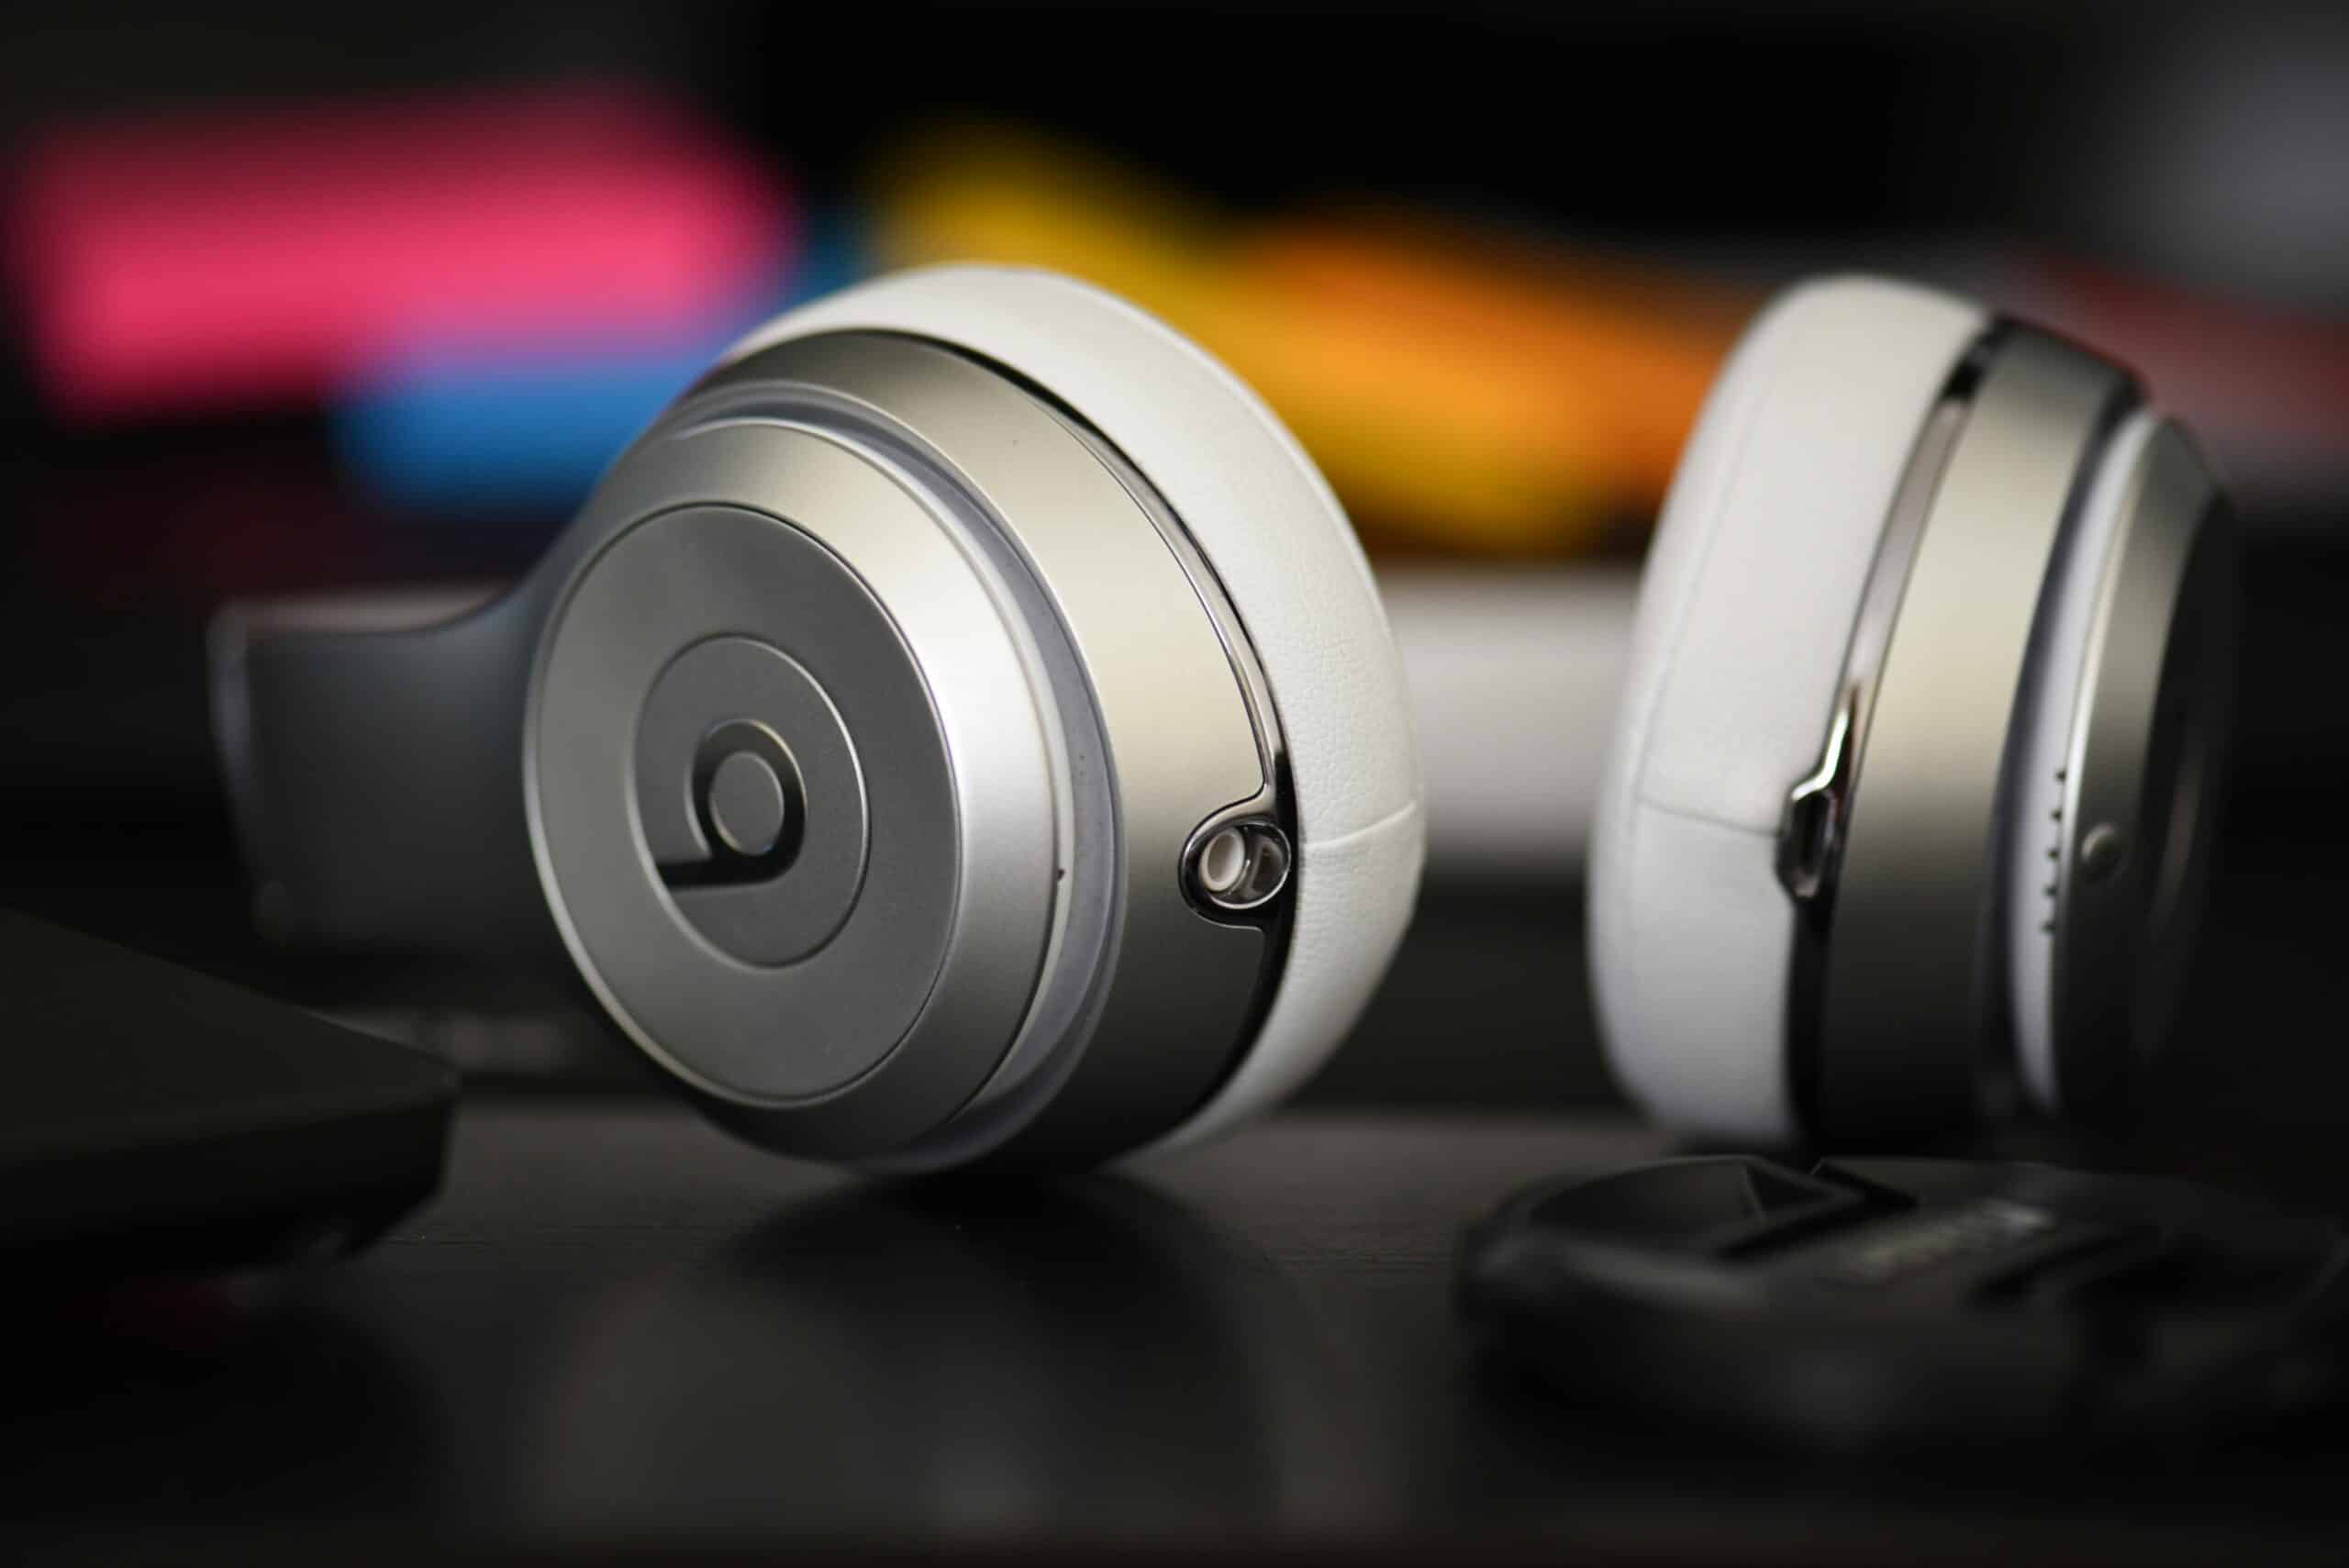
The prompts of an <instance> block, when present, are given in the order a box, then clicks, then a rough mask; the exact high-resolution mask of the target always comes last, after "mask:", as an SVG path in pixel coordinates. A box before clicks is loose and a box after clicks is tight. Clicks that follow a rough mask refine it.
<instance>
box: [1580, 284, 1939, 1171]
mask: <svg viewBox="0 0 2349 1568" xmlns="http://www.w3.org/2000/svg"><path fill="white" fill-rule="evenodd" d="M1985 325H1986V320H1985V317H1984V316H1983V314H1982V313H1981V312H1980V311H1979V310H1978V309H1976V308H1975V307H1974V306H1970V305H1967V304H1965V303H1964V302H1961V301H1958V300H1954V299H1951V298H1949V297H1947V296H1944V295H1937V294H1933V293H1931V292H1929V291H1926V290H1922V289H1917V288H1912V287H1908V286H1905V285H1901V284H1890V283H1885V282H1879V281H1876V280H1872V279H1864V278H1847V279H1835V280H1830V281H1827V282H1823V283H1819V284H1810V285H1807V286H1805V287H1802V288H1799V289H1797V290H1795V291H1793V292H1792V293H1790V294H1788V295H1785V296H1784V297H1782V298H1781V299H1780V300H1778V301H1777V302H1776V304H1775V305H1773V306H1771V308H1770V309H1769V310H1768V311H1767V312H1766V313H1765V315H1764V316H1762V317H1760V318H1759V319H1758V320H1757V321H1756V322H1755V323H1754V325H1753V327H1752V328H1749V329H1748V331H1747V333H1746V335H1745V337H1744V338H1743V339H1742V341H1741V343H1740V344H1739V346H1738V349H1737V350H1736V352H1735V353H1734V355H1733V356H1732V358H1731V361H1730V363H1729V365H1728V367H1727V368H1726V369H1725V370H1724V371H1723V373H1722V374H1721V377H1720V382H1719V383H1718V384H1716V386H1715V387H1714V390H1713V392H1712V394H1711V395H1710V396H1709V398H1708V400H1707V402H1706V406H1705V409H1704V413H1703V415H1702V417H1700V419H1699V422H1698V428H1697V429H1696V431H1695V433H1694V435H1693V436H1692V437H1691V439H1690V441H1689V444H1688V448H1687V452H1686V454H1685V455H1684V456H1683V458H1682V460H1681V466H1680V470H1679V473H1677V475H1676V476H1675V480H1674V482H1673V486H1672V490H1671V493H1670V495H1669V496H1668V498H1667V500H1666V503H1665V506H1664V514H1663V517H1662V519H1661V521H1660V523H1659V525H1658V528H1657V532H1656V537H1655V542H1654V544H1653V548H1652V549H1651V550H1650V553H1649V559H1648V564H1647V568H1646V573H1645V577H1644V579H1643V582H1642V587H1641V594H1640V604H1639V609H1638V612H1637V616H1636V618H1635V621H1634V625H1633V631H1632V644H1631V662H1630V672H1629V675H1628V679H1627V684H1626V688H1625V692H1624V696H1623V705H1622V708H1621V712H1620V717H1619V719H1618V724H1617V730H1616V735H1615V739H1614V745H1613V751H1612V752H1611V754H1610V759H1609V764H1608V769H1607V773H1606V775H1605V779H1604V784H1603V787H1602V792H1601V795H1600V800H1599V807H1598V821H1597V824H1596V828H1595V833H1594V837H1593V842H1592V851H1591V868H1590V883H1589V927H1590V944H1591V963H1592V972H1593V980H1594V984H1595V988H1596V991H1597V995H1598V1007H1599V1014H1600V1022H1601V1027H1602V1033H1603V1037H1604V1039H1605V1041H1606V1047H1607V1052H1608V1057H1609V1062H1610V1064H1611V1065H1612V1067H1613V1069H1614V1072H1615V1073H1616V1075H1617V1076H1618V1078H1619V1079H1620V1081H1621V1083H1622V1084H1623V1085H1624V1087H1625V1088H1626V1089H1627V1090H1628V1091H1629V1092H1630V1094H1631V1095H1632V1097H1633V1098H1634V1099H1635V1100H1637V1101H1638V1102H1639V1103H1640V1104H1641V1105H1642V1106H1644V1107H1645V1108H1646V1109H1647V1110H1648V1111H1649V1112H1650V1113H1651V1114H1652V1115H1654V1116H1655V1117H1657V1118H1659V1119H1662V1120H1664V1121H1665V1122H1667V1123H1669V1124H1671V1125H1673V1126H1675V1127H1678V1128H1682V1129H1689V1130H1694V1131H1698V1132H1702V1133H1707V1134H1711V1135H1716V1136H1724V1137H1732V1138H1742V1139H1750V1140H1766V1141H1785V1140H1788V1139H1790V1138H1791V1137H1793V1136H1794V1135H1795V1133H1796V1131H1797V1108H1796V1105H1795V1101H1794V1096H1793V1094H1792V1092H1791V1087H1790V1082H1789V1078H1790V1073H1789V1062H1788V1059H1787V995H1788V993H1787V974H1788V968H1789V964H1790V962H1791V960H1792V956H1793V951H1794V942H1795V920H1796V914H1795V909H1794V906H1793V905H1792V903H1791V902H1790V901H1789V899H1788V898H1787V893H1786V891H1785V889H1784V888H1783V887H1782V885H1781V884H1780V882H1779V880H1778V877H1777V874H1776V866H1775V860H1776V847H1777V840H1778V829H1779V826H1780V820H1781V817H1782V814H1783V813H1784V811H1785V810H1786V807H1787V793H1788V790H1789V787H1790V786H1791V785H1792V784H1794V782H1795V781H1797V780H1798V779H1799V778H1801V777H1802V776H1803V775H1804V773H1806V772H1807V771H1808V770H1809V769H1811V768H1813V767H1814V766H1815V765H1816V764H1817V762H1818V761H1819V759H1820V749H1821V743H1822V740H1823V739H1824V737H1825V733H1826V728H1827V724H1828V720H1829V717H1830V716H1831V714H1832V713H1833V712H1834V710H1835V706H1836V702H1837V695H1838V693H1837V685H1838V683H1839V681H1840V679H1841V675H1842V668H1843V661H1844V655H1845V652H1846V650H1847V648H1848V647H1849V645H1850V643H1851V639H1852V636H1853V629H1854V619H1855V617H1857V615H1858V613H1859V608H1860V603H1861V598H1862V595H1863V593H1864V590H1865V586H1866V584H1867V582H1868V579H1869V575H1870V571H1871V567H1872V564H1873V562H1874V561H1875V557H1876V550H1877V547H1878V544H1879V541H1880V540H1881V539H1882V538H1883V536H1884V531H1885V519H1886V516H1887V511H1888V510H1889V509H1890V507H1891V506H1892V504H1893V500H1894V495H1895V492H1896V490H1897V489H1898V486H1899V484H1900V483H1901V480H1902V477H1903V474H1904V473H1905V472H1906V470H1907V468H1908V465H1909V457H1910V454H1911V452H1912V450H1914V449H1915V447H1916V445H1917V443H1918V440H1919V438H1920V432H1921V431H1922V430H1923V429H1924V428H1925V425H1926V422H1927V419H1928V417H1929V416H1930V415H1931V414H1932V410H1933V407H1934V406H1935V403H1936V401H1937V400H1938V399H1939V398H1940V396H1941V395H1942V392H1943V388H1944V387H1945V386H1946V385H1947V384H1948V383H1949V381H1950V378H1951V375H1952V373H1953V372H1954V370H1955V369H1956V367H1957V365H1958V364H1959V362H1960V361H1961V360H1962V359H1963V358H1964V357H1965V353H1966V351H1967V350H1968V349H1969V347H1970V346H1971V345H1972V344H1973V343H1974V342H1975V340H1976V339H1977V338H1978V337H1979V336H1980V335H1981V333H1982V331H1983V328H1984V327H1985Z"/></svg>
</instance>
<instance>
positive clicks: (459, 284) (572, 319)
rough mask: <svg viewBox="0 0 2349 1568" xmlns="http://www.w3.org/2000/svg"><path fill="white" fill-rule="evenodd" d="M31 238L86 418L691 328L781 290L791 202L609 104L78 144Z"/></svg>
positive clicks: (522, 101)
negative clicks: (626, 332)
mask: <svg viewBox="0 0 2349 1568" xmlns="http://www.w3.org/2000/svg"><path fill="white" fill-rule="evenodd" d="M20 173H21V178H20V179H19V181H18V182H17V186H16V189H15V193H14V195H15V200H14V202H13V203H12V210H11V211H10V212H9V213H8V215H7V216H8V219H9V223H8V230H9V236H10V239H11V242H12V247H13V250H14V252H15V261H16V271H17V276H18V278H19V280H20V282H21V284H22V286H23V289H24V303H25V306H26V308H27V310H28V336H29V338H30V340H31V342H32V345H33V350H34V354H35V357H36V360H37V362H38V364H39V367H40V370H41V373H42V375H43V378H44V381H45V383H46V384H47V387H48V389H49V392H50V395H51V397H52V399H53V401H54V402H55V403H56V404H57V406H59V407H60V408H61V409H62V410H63V411H65V412H67V413H70V414H72V415H76V416H80V417H110V416H121V415H128V414H137V413H145V412H154V411H163V410H172V409H187V408H195V407H220V406H239V405H246V406H249V405H253V404H262V403H280V402H285V401H291V400H297V399H306V398H311V397H315V396H317V395H320V394H322V393H324V392H326V391H328V390H330V389H331V388H332V387H334V386H335V385H336V384H339V383H340V381H342V380H343V379H344V378H346V377H347V376H349V375H351V374H352V373H355V372H357V371H359V370H361V369H362V368H364V366H365V365H366V364H368V363H369V362H370V361H372V360H373V358H374V357H375V356H376V355H378V354H380V353H381V352H382V351H383V350H384V349H385V348H387V347H388V346H390V345H392V344H394V343H396V342H400V341H406V340H408V339H412V338H413V337H414V336H416V335H417V334H419V333H429V334H432V335H434V336H436V337H462V336H465V335H470V334H475V333H478V334H480V335H483V336H490V335H495V336H498V337H503V338H518V337H525V338H526V337H529V336H533V335H540V334H544V335H549V336H552V335H557V334H561V333H563V332H567V331H571V330H581V329H585V330H605V329H610V328H624V329H631V330H661V329H666V328H686V327H690V326H694V325H696V324H698V323H701V322H703V321H706V320H707V319H709V318H712V317H717V316H718V315H720V314H722V313H724V312H726V311H728V310H729V309H738V308H739V306H740V300H741V299H742V298H743V296H744V295H745V294H746V292H749V291H751V290H755V289H757V288H759V287H760V286H762V285H763V284H766V283H768V282H770V281H771V280H772V279H773V278H774V276H775V275H776V274H777V273H778V272H780V270H781V268H782V265H783V261H784V258H785V255H786V253H787V252H788V250H789V249H790V247H791V245H792V243H793V239H794V235H793V228H794V222H795V217H796V215H795V213H794V210H793V206H792V203H791V201H790V199H789V196H788V194H787V193H786V192H785V190H784V189H783V188H782V186H781V184H780V183H779V182H778V181H777V180H775V179H774V177H773V176H771V175H770V174H769V173H768V172H766V171H765V170H764V169H763V168H761V167H760V166H759V165H758V164H757V163H756V162H755V161H753V160H752V159H751V158H749V157H748V156H746V155H744V154H743V153H742V152H740V150H736V149H735V148H733V147H731V146H729V145H728V144H727V143H725V142H724V141H723V140H722V139H720V138H719V137H718V136H717V135H716V134H714V133H713V132H711V131H709V130H708V129H707V128H704V127H702V126H701V125H699V124H698V123H697V122H696V121H695V119H694V118H693V117H691V116H690V115H688V114H685V113H684V112H682V111H681V110H679V109H678V108H677V107H675V106H673V105H670V104H668V103H666V102H664V101H662V100H661V99H659V98H657V97H653V96H651V95H646V94H642V93H639V92H635V91H631V90H628V89H624V88H611V87H576V88H567V89H560V90H540V91H535V92H529V93H518V94H513V95H504V96H483V97H476V98H469V99H454V100H429V99H408V100H395V101H385V102H379V103H370V104H362V105H337V106H323V107H316V108H298V109H297V108H281V109H269V110H255V111H250V112H246V113H242V114H238V115H234V116H217V117H209V118H204V119H179V120H157V121H152V122H147V123H141V124H136V125H119V126H105V127H93V128H78V129H67V130H62V131H59V132H56V133H53V134H51V135H50V137H48V138H47V139H44V140H42V141H41V142H39V144H37V145H36V146H35V147H34V148H33V149H32V150H31V152H30V154H29V156H28V158H27V160H26V161H25V163H24V165H23V168H22V170H21V172H20Z"/></svg>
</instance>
